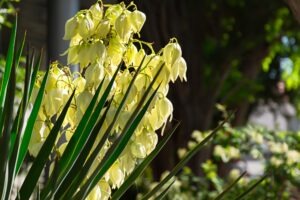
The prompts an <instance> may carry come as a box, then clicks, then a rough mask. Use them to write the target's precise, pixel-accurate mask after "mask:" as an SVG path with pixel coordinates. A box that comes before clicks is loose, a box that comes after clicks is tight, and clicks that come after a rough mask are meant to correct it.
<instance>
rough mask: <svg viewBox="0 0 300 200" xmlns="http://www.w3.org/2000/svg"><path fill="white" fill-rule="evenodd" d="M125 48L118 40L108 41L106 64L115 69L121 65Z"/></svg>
mask: <svg viewBox="0 0 300 200" xmlns="http://www.w3.org/2000/svg"><path fill="white" fill-rule="evenodd" d="M125 50H126V47H125V46H124V45H123V44H122V42H121V40H120V38H118V37H114V38H111V39H110V41H109V45H108V49H107V56H108V62H109V63H110V64H111V65H113V66H115V69H116V67H117V66H118V65H119V64H120V63H121V61H122V58H123V54H124V52H125Z"/></svg>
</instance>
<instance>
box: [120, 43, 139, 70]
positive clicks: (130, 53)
mask: <svg viewBox="0 0 300 200" xmlns="http://www.w3.org/2000/svg"><path fill="white" fill-rule="evenodd" d="M137 53H138V50H137V48H136V46H135V45H134V44H133V43H130V44H129V45H128V46H127V50H126V53H125V55H124V58H123V60H124V62H125V64H126V66H127V67H129V66H130V65H131V64H132V63H133V59H134V57H135V55H136V54H137Z"/></svg>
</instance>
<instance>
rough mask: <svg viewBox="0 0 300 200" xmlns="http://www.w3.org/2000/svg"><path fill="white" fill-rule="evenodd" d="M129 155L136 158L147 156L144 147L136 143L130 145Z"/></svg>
mask: <svg viewBox="0 0 300 200" xmlns="http://www.w3.org/2000/svg"><path fill="white" fill-rule="evenodd" d="M131 153H132V155H134V156H135V157H136V158H145V157H146V156H147V150H146V147H145V146H144V145H143V144H142V143H140V142H136V141H134V142H133V143H132V144H131Z"/></svg>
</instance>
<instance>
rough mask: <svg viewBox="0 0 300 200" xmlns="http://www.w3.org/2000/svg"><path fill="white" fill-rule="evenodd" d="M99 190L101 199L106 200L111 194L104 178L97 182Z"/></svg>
mask: <svg viewBox="0 0 300 200" xmlns="http://www.w3.org/2000/svg"><path fill="white" fill-rule="evenodd" d="M98 186H99V188H100V190H101V200H108V199H109V197H110V195H111V189H110V186H109V184H108V183H107V182H106V181H105V180H101V181H99V183H98Z"/></svg>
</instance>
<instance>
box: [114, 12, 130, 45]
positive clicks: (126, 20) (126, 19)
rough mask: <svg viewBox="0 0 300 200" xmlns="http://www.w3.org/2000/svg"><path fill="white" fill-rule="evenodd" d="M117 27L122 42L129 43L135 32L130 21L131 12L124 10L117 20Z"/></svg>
mask: <svg viewBox="0 0 300 200" xmlns="http://www.w3.org/2000/svg"><path fill="white" fill-rule="evenodd" d="M115 29H116V32H117V34H118V35H119V37H120V38H121V40H122V42H124V43H127V42H128V40H129V38H130V36H131V33H132V32H133V30H132V26H131V23H130V12H129V11H125V12H123V13H122V14H121V15H120V16H119V17H118V18H117V19H116V21H115Z"/></svg>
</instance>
